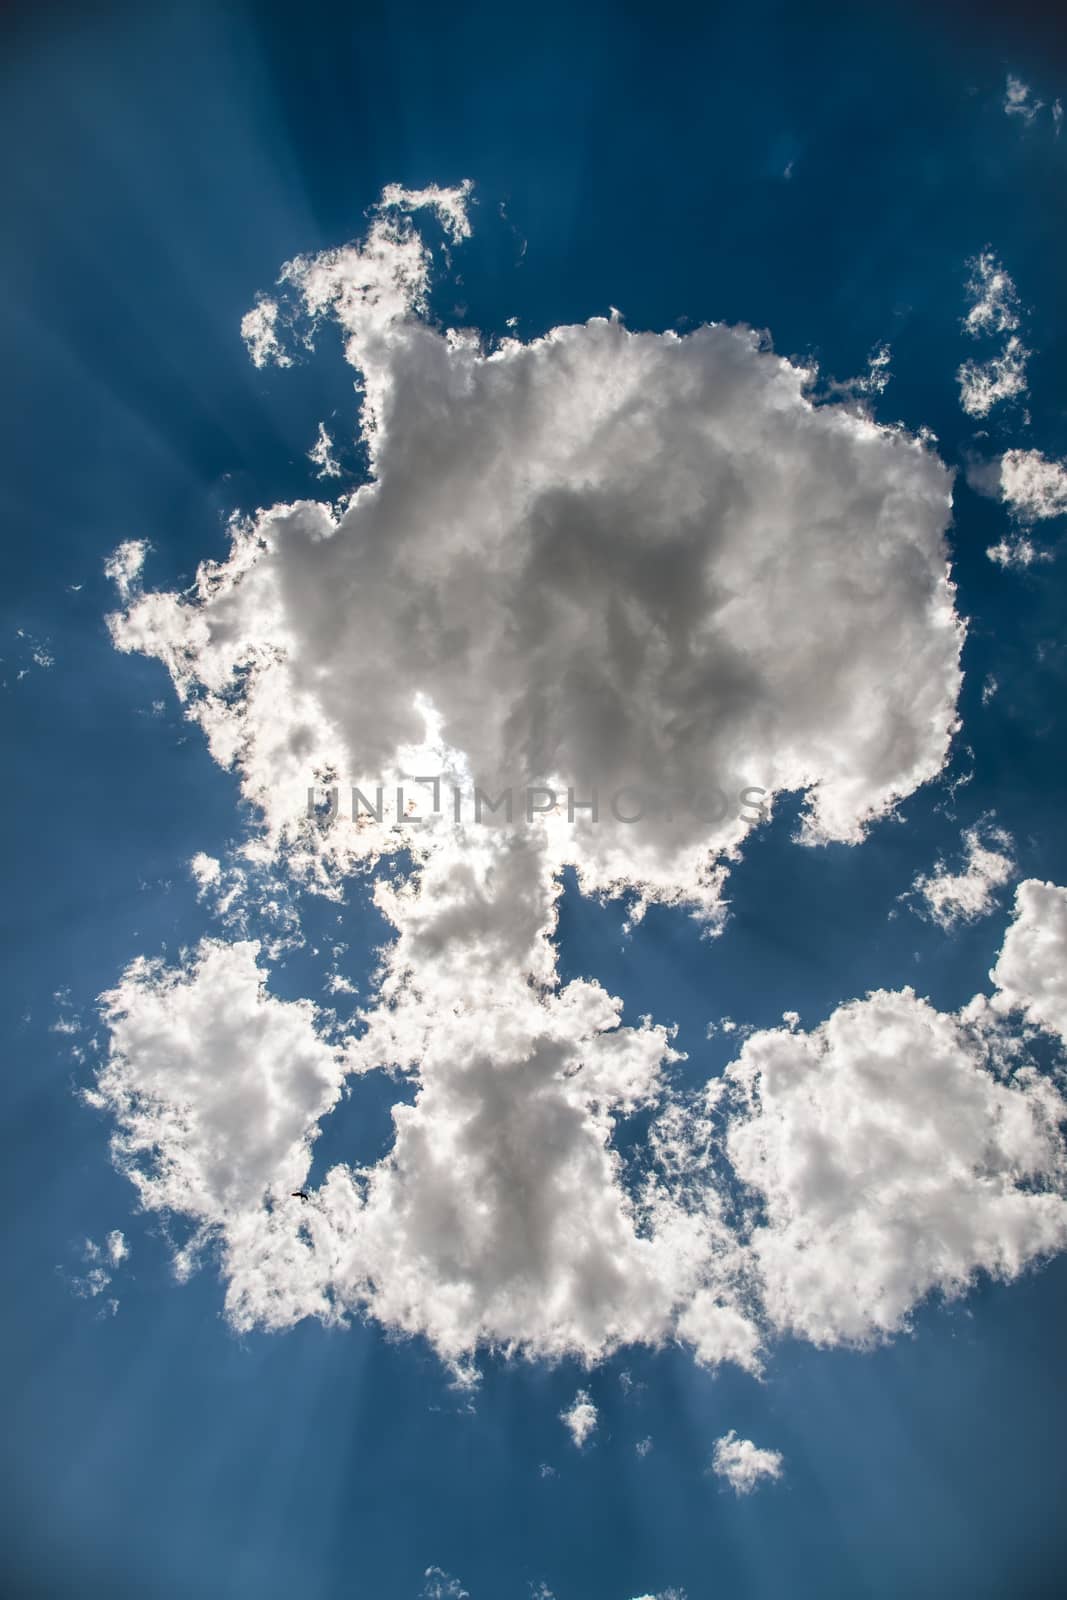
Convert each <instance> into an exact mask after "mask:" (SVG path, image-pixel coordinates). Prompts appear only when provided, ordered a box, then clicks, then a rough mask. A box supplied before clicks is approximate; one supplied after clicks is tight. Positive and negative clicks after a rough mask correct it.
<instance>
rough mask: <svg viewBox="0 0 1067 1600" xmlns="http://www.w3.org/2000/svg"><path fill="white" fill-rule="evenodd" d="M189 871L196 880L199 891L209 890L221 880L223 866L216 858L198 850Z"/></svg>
mask: <svg viewBox="0 0 1067 1600" xmlns="http://www.w3.org/2000/svg"><path fill="white" fill-rule="evenodd" d="M189 871H190V872H191V873H192V875H193V877H194V878H195V879H196V883H197V887H198V888H199V889H209V888H211V886H212V885H213V884H216V883H218V881H219V879H220V878H221V876H222V864H221V862H220V861H218V860H217V859H216V858H215V857H214V856H209V855H205V854H204V852H203V850H198V851H197V853H196V855H195V856H194V857H193V859H192V860H191V861H190V863H189Z"/></svg>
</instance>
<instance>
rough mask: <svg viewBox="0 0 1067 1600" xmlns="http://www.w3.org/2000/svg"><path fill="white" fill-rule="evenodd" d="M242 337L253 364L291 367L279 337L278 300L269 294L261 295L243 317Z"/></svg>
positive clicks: (290, 359)
mask: <svg viewBox="0 0 1067 1600" xmlns="http://www.w3.org/2000/svg"><path fill="white" fill-rule="evenodd" d="M241 338H242V339H243V340H244V342H245V345H246V346H247V348H248V354H249V355H250V356H251V358H252V364H253V366H256V367H265V366H267V365H268V364H271V363H273V365H274V366H276V367H291V366H292V364H293V362H292V357H291V356H289V355H288V354H287V353H286V351H285V349H284V348H283V346H282V343H281V340H280V339H279V338H278V302H277V301H276V300H272V299H270V297H269V296H268V295H260V296H259V297H258V298H257V300H256V303H255V305H254V306H253V308H252V310H251V311H248V312H246V313H245V315H244V316H243V317H242V318H241Z"/></svg>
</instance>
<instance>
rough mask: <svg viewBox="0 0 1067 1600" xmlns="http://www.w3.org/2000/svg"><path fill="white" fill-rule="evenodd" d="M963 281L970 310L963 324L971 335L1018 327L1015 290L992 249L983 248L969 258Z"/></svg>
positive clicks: (1017, 300)
mask: <svg viewBox="0 0 1067 1600" xmlns="http://www.w3.org/2000/svg"><path fill="white" fill-rule="evenodd" d="M967 264H968V266H969V268H970V272H971V275H970V277H969V279H968V280H967V293H968V295H969V296H970V299H971V306H970V310H969V311H968V312H967V315H966V316H965V317H964V319H963V326H964V327H965V329H966V330H967V332H968V333H970V334H973V335H975V336H977V335H979V334H986V333H1012V332H1014V330H1015V329H1016V328H1017V327H1018V326H1019V292H1018V290H1017V289H1016V287H1015V285H1014V283H1013V282H1012V280H1011V277H1010V276H1009V274H1008V273H1007V272H1006V271H1005V270H1004V267H1003V265H1002V263H1001V262H1000V261H998V260H997V258H996V256H995V255H994V254H993V251H992V250H989V249H986V250H983V251H982V252H981V253H980V254H979V255H977V256H976V257H975V258H974V260H973V261H969V262H968V263H967Z"/></svg>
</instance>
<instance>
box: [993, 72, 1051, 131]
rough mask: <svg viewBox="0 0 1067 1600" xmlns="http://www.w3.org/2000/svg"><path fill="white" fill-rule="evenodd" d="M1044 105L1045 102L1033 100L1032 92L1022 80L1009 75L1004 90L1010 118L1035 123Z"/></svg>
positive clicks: (1006, 108)
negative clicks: (1019, 118) (1018, 118)
mask: <svg viewBox="0 0 1067 1600" xmlns="http://www.w3.org/2000/svg"><path fill="white" fill-rule="evenodd" d="M1044 103H1045V102H1044V101H1043V100H1035V99H1034V98H1033V93H1032V90H1031V89H1030V87H1029V85H1028V84H1025V83H1024V82H1023V80H1022V79H1021V78H1017V77H1016V76H1015V74H1014V73H1011V72H1009V73H1008V81H1007V83H1006V85H1005V90H1004V110H1005V112H1006V113H1007V115H1008V116H1009V117H1021V118H1022V119H1023V121H1024V122H1028V123H1029V122H1033V120H1034V118H1035V117H1036V116H1037V113H1038V112H1039V111H1040V110H1041V108H1042V106H1043V105H1044ZM1057 104H1058V102H1057Z"/></svg>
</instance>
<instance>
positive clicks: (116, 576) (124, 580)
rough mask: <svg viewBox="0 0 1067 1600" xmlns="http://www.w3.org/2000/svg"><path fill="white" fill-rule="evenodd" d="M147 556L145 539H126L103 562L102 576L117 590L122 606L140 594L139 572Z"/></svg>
mask: <svg viewBox="0 0 1067 1600" xmlns="http://www.w3.org/2000/svg"><path fill="white" fill-rule="evenodd" d="M147 554H148V541H147V540H146V539H127V540H126V541H125V542H124V543H123V544H120V545H119V547H118V549H117V550H115V551H113V552H112V554H111V555H110V556H108V558H107V560H106V561H105V562H104V576H105V578H110V579H111V581H112V583H113V584H114V585H115V587H116V588H117V589H118V592H119V599H120V600H121V601H122V603H123V604H124V605H126V604H128V603H129V601H130V600H131V599H132V598H133V597H134V596H135V595H138V594H139V593H140V587H141V572H142V570H143V568H144V563H145V557H146V555H147Z"/></svg>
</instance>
